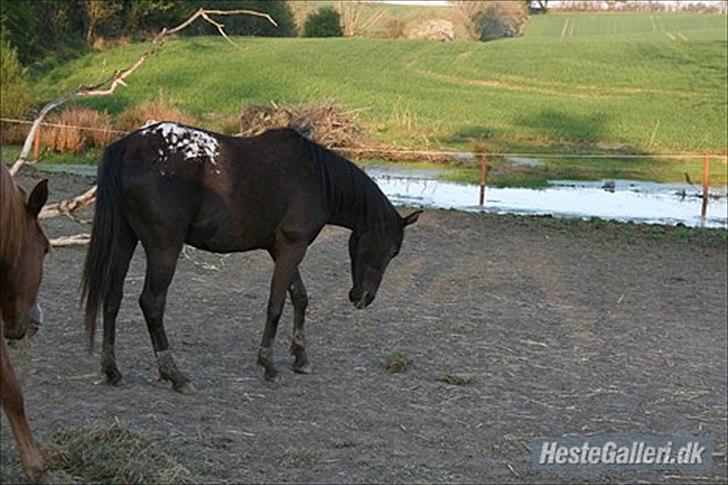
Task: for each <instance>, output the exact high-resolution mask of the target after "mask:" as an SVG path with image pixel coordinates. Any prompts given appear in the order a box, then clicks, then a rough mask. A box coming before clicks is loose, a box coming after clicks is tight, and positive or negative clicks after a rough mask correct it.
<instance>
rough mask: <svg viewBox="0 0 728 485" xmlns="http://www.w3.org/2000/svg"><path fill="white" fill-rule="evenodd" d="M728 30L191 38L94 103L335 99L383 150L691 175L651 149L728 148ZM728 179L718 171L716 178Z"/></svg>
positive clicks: (631, 20)
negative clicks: (480, 150)
mask: <svg viewBox="0 0 728 485" xmlns="http://www.w3.org/2000/svg"><path fill="white" fill-rule="evenodd" d="M727 36H728V31H727V27H726V17H725V16H724V15H707V14H693V13H622V14H548V15H541V16H534V17H533V18H532V19H531V20H530V21H529V23H528V24H527V25H526V29H525V34H524V36H523V37H521V38H515V39H505V40H500V41H495V42H488V43H482V42H465V41H458V42H450V43H441V42H432V41H413V40H384V39H371V38H345V39H303V38H281V39H270V38H268V39H266V38H235V39H234V40H235V42H236V44H237V46H233V45H231V44H230V43H228V42H227V41H225V40H224V39H222V38H219V37H197V38H181V39H176V40H173V41H170V42H169V43H168V44H167V45H166V46H165V48H164V49H163V50H162V51H161V52H160V53H159V54H158V55H157V56H156V57H155V58H154V59H152V60H151V61H149V62H148V63H147V64H145V65H144V66H143V67H142V68H141V69H139V70H138V71H137V72H136V73H134V74H133V75H132V76H130V77H129V78H128V84H129V86H128V87H121V88H119V89H118V90H117V91H116V93H115V94H114V95H113V96H108V97H99V98H93V99H90V100H87V101H84V102H85V103H88V104H89V105H91V106H94V107H96V108H100V109H105V110H108V111H109V112H110V113H111V114H112V115H118V114H119V113H120V112H121V111H122V110H123V109H124V108H125V107H127V106H130V105H134V104H136V103H139V102H141V101H145V100H151V99H153V98H155V97H157V96H159V95H160V93H161V94H163V95H164V96H166V97H169V98H171V99H172V100H174V101H175V103H176V104H177V105H178V106H179V107H181V108H182V109H184V110H186V111H189V112H190V113H192V114H194V115H195V116H197V117H199V118H200V119H201V120H202V121H201V122H202V124H203V125H204V126H209V127H211V128H214V127H215V126H214V120H215V116H216V115H218V116H219V115H221V114H222V115H237V114H238V113H240V111H241V109H242V108H243V106H245V105H246V104H248V103H270V102H275V103H299V102H309V101H317V100H324V99H334V100H336V101H338V102H340V103H342V104H343V105H344V106H345V107H346V108H347V109H351V110H356V112H357V115H358V116H359V118H360V119H361V120H362V122H363V123H364V125H365V126H366V127H367V128H368V130H369V131H370V133H371V134H372V136H373V137H374V140H375V141H376V142H378V143H384V144H387V145H393V146H397V147H410V148H418V149H426V148H432V149H435V148H438V149H442V148H445V149H458V150H467V149H469V148H471V147H472V144H473V140H478V141H480V142H483V143H485V145H486V147H487V148H488V149H489V150H491V151H498V152H520V153H523V152H527V153H568V154H593V153H600V154H604V155H610V156H616V155H619V154H625V153H628V154H637V155H643V156H644V158H641V159H639V160H636V161H624V160H619V159H617V158H615V159H609V160H599V161H593V160H580V159H576V160H574V159H569V160H563V161H560V162H559V161H555V162H549V163H548V164H547V166H548V167H550V168H549V169H548V170H546V172H548V173H544V174H542V175H548V176H551V175H558V176H560V177H561V178H569V176H570V175H573V176H574V177H587V178H590V177H596V176H601V175H603V174H610V175H612V176H614V177H621V178H634V177H637V178H646V179H650V180H671V181H679V180H683V179H684V175H683V174H684V172H686V171H693V169H694V168H695V167H697V166H698V165H699V164H700V163H701V162H700V161H699V160H685V161H680V162H670V161H664V160H658V159H650V156H651V155H654V154H665V153H688V152H689V153H704V152H711V153H718V154H722V155H725V154H726V153H727V152H728V149H727V146H728V134H727V132H728V126H727V121H726V120H727V119H728V108H727V107H728V80H727V75H726V72H727V70H728V41H727ZM145 48H146V45H144V44H131V45H126V46H122V47H118V48H114V49H111V50H106V51H102V52H97V53H91V54H87V55H84V56H82V57H80V58H77V59H75V60H73V61H70V62H67V63H65V64H62V65H58V66H56V67H54V68H51V69H47V70H46V71H45V72H44V73H42V74H41V75H39V79H38V80H37V82H36V83H35V85H36V93H37V95H38V97H39V99H50V98H52V97H53V96H55V95H58V94H59V93H62V92H65V91H67V90H69V89H71V88H72V87H75V86H77V85H79V84H82V83H89V82H92V81H94V80H96V79H98V78H99V77H100V76H101V75H102V74H107V75H108V74H110V73H111V72H113V71H114V70H115V69H118V68H119V67H121V66H124V65H125V64H127V63H129V62H131V61H132V60H134V59H135V58H136V57H138V56H139V55H140V54H141V52H143V51H144V49H145ZM686 167H687V168H688V169H686ZM463 173H468V170H463ZM691 175H692V174H691ZM463 177H465V178H467V179H470V178H469V176H467V175H463ZM538 177H540V175H539V176H538ZM504 180H507V179H506V178H504ZM725 180H726V174H725V164H723V165H718V168H717V169H716V170H714V181H715V182H717V183H725ZM516 183H517V182H516Z"/></svg>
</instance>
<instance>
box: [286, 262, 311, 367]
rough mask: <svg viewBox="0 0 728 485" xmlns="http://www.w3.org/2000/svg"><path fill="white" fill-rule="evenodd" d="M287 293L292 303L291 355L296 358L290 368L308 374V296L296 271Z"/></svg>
mask: <svg viewBox="0 0 728 485" xmlns="http://www.w3.org/2000/svg"><path fill="white" fill-rule="evenodd" d="M288 293H289V294H290V295H291V302H292V303H293V336H292V337H291V353H292V354H293V356H294V357H295V358H296V360H295V361H294V362H293V366H292V367H291V368H292V369H293V371H294V372H298V373H299V374H310V373H311V365H310V364H309V363H308V357H307V356H306V332H305V329H304V325H305V323H306V307H307V306H308V295H307V294H306V287H305V286H303V281H302V280H301V274H300V273H299V271H298V269H296V272H295V273H293V278H292V279H291V285H290V286H289V287H288Z"/></svg>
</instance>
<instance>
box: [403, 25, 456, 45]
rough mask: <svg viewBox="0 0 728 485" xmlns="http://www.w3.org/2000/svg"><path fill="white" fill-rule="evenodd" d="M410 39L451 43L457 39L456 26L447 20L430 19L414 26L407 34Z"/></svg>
mask: <svg viewBox="0 0 728 485" xmlns="http://www.w3.org/2000/svg"><path fill="white" fill-rule="evenodd" d="M407 38H408V39H423V40H439V41H443V42H446V41H450V40H454V39H455V26H454V24H453V23H452V22H450V21H449V20H445V19H430V20H425V21H424V22H422V23H419V24H416V25H414V26H413V27H412V28H411V29H410V30H409V32H408V33H407Z"/></svg>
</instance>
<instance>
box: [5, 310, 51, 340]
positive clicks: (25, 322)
mask: <svg viewBox="0 0 728 485" xmlns="http://www.w3.org/2000/svg"><path fill="white" fill-rule="evenodd" d="M42 325H43V310H42V309H41V307H40V305H38V302H36V303H34V304H33V306H32V307H30V309H29V310H28V311H26V312H24V313H23V314H22V315H21V316H20V318H19V319H18V321H17V322H16V324H15V325H14V326H12V327H11V326H6V327H5V328H4V335H5V337H6V338H8V339H11V340H20V339H21V338H23V337H25V336H26V335H27V336H28V337H32V336H33V335H35V334H36V333H38V329H39V328H40V327H41V326H42Z"/></svg>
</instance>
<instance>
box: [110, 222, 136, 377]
mask: <svg viewBox="0 0 728 485" xmlns="http://www.w3.org/2000/svg"><path fill="white" fill-rule="evenodd" d="M127 229H128V228H127ZM136 245H137V238H136V236H135V235H134V234H133V233H132V232H131V229H128V230H127V231H124V232H123V234H120V235H119V236H118V237H117V240H116V241H115V242H114V254H113V255H112V258H113V259H114V261H115V262H114V266H113V268H112V275H111V283H110V285H109V290H108V291H107V293H106V296H105V297H104V342H103V346H102V348H101V372H103V373H104V374H106V378H107V380H108V382H109V383H110V384H112V385H118V384H119V382H121V372H119V368H118V367H116V353H115V352H114V342H115V341H116V316H117V315H118V314H119V306H121V299H122V298H123V297H124V278H126V273H127V271H129V262H130V261H131V257H132V256H133V255H134V249H135V248H136Z"/></svg>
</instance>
